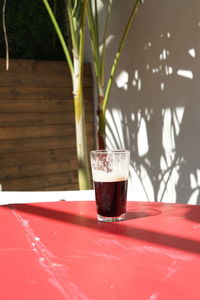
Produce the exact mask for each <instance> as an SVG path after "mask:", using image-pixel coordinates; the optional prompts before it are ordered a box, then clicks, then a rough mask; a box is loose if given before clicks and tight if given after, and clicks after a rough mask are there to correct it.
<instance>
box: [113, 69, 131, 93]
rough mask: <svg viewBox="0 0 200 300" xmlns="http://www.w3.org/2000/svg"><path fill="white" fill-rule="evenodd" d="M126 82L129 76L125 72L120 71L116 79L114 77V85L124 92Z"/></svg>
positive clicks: (126, 87)
mask: <svg viewBox="0 0 200 300" xmlns="http://www.w3.org/2000/svg"><path fill="white" fill-rule="evenodd" d="M128 80H129V74H128V72H126V71H122V72H121V73H120V74H119V75H118V76H117V77H116V80H115V81H116V85H117V87H118V88H122V89H124V90H125V91H127V89H128Z"/></svg>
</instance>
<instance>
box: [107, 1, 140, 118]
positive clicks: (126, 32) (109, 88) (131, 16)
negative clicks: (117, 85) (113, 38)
mask: <svg viewBox="0 0 200 300" xmlns="http://www.w3.org/2000/svg"><path fill="white" fill-rule="evenodd" d="M141 3H142V1H141V0H137V1H136V3H135V5H134V7H133V9H132V12H131V14H130V17H129V20H128V22H127V25H126V27H125V30H124V33H123V36H122V39H121V42H120V45H119V48H118V50H117V53H116V55H115V59H114V62H113V65H112V68H111V72H110V76H109V79H108V83H107V86H106V91H105V97H104V100H103V104H102V111H103V115H104V116H105V111H106V108H107V104H108V99H109V96H110V91H111V87H112V83H113V79H114V75H115V72H116V69H117V65H118V62H119V58H120V56H121V54H122V50H123V47H124V44H125V41H126V38H127V36H128V33H129V30H130V27H131V24H132V22H133V20H134V19H135V16H136V13H137V11H138V8H139V6H140V5H141Z"/></svg>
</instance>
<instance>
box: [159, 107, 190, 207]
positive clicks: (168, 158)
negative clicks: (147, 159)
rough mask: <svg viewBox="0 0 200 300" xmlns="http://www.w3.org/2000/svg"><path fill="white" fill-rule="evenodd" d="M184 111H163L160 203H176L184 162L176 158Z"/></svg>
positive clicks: (181, 109) (168, 109) (180, 108)
mask: <svg viewBox="0 0 200 300" xmlns="http://www.w3.org/2000/svg"><path fill="white" fill-rule="evenodd" d="M184 111H185V109H184V107H177V108H175V109H170V108H167V109H163V110H162V116H163V129H162V146H163V151H164V153H163V155H161V157H160V170H161V174H160V176H159V180H160V187H159V191H158V201H162V202H172V203H175V202H176V185H177V183H178V180H179V169H180V164H181V162H182V160H181V159H180V158H178V157H177V156H176V139H177V137H178V135H179V134H180V129H181V123H182V119H183V116H184Z"/></svg>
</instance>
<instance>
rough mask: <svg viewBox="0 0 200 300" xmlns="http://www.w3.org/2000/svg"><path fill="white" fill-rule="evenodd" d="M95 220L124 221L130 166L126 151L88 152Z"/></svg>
mask: <svg viewBox="0 0 200 300" xmlns="http://www.w3.org/2000/svg"><path fill="white" fill-rule="evenodd" d="M90 160H91V169H92V179H93V183H94V189H95V199H96V207H97V219H98V220H99V221H102V222H116V221H121V220H124V219H125V214H126V200H127V186H128V175H129V164H130V152H129V151H128V150H93V151H91V152H90Z"/></svg>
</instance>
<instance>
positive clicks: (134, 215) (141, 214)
mask: <svg viewBox="0 0 200 300" xmlns="http://www.w3.org/2000/svg"><path fill="white" fill-rule="evenodd" d="M159 214H161V212H160V210H157V209H145V210H137V211H136V210H134V211H128V212H127V213H126V218H125V220H132V219H138V218H145V217H151V216H155V215H159Z"/></svg>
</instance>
